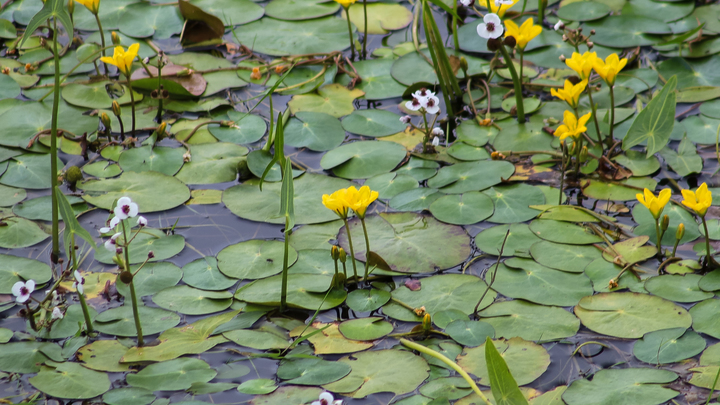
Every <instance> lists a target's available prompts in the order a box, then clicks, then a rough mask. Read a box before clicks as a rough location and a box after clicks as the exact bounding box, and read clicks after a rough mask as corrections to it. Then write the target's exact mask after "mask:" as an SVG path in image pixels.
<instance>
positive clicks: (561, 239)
mask: <svg viewBox="0 0 720 405" xmlns="http://www.w3.org/2000/svg"><path fill="white" fill-rule="evenodd" d="M530 230H531V231H532V232H533V233H534V234H535V235H537V236H538V237H539V238H541V239H544V240H547V241H550V242H555V243H565V244H569V245H589V244H592V243H602V242H603V239H602V238H601V237H599V236H597V235H595V234H594V233H592V232H590V231H589V230H587V229H585V228H583V227H581V226H578V225H574V224H572V223H570V222H563V221H555V220H552V219H536V220H534V221H532V222H531V223H530Z"/></svg>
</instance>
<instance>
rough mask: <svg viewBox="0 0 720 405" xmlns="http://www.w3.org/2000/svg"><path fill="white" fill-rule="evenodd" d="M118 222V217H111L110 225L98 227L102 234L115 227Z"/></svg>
mask: <svg viewBox="0 0 720 405" xmlns="http://www.w3.org/2000/svg"><path fill="white" fill-rule="evenodd" d="M119 223H120V218H118V217H113V219H111V220H110V225H108V226H105V227H102V228H100V234H101V235H102V234H105V233H108V232H110V231H112V230H113V229H115V227H116V226H118V224H119Z"/></svg>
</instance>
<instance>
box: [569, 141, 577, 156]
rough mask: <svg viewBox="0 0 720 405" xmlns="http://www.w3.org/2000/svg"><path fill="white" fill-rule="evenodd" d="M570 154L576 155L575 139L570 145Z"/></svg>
mask: <svg viewBox="0 0 720 405" xmlns="http://www.w3.org/2000/svg"><path fill="white" fill-rule="evenodd" d="M568 154H569V155H574V154H575V141H573V142H572V143H571V144H570V146H568Z"/></svg>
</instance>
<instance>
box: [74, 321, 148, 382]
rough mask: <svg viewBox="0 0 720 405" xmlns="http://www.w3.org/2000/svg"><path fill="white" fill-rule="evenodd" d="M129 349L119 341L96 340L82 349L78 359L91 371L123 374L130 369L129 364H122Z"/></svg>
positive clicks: (79, 351)
mask: <svg viewBox="0 0 720 405" xmlns="http://www.w3.org/2000/svg"><path fill="white" fill-rule="evenodd" d="M143 332H144V331H143ZM127 349H128V348H127V347H126V346H125V345H123V344H122V343H120V342H118V341H117V340H96V341H95V342H92V343H90V344H89V345H86V346H83V347H81V348H80V349H79V350H78V354H77V357H78V360H80V361H82V362H83V366H85V367H87V368H89V369H92V370H97V371H110V372H116V373H122V372H125V371H128V370H129V369H130V366H129V365H128V364H121V363H120V359H121V358H122V356H123V354H125V352H126V351H127Z"/></svg>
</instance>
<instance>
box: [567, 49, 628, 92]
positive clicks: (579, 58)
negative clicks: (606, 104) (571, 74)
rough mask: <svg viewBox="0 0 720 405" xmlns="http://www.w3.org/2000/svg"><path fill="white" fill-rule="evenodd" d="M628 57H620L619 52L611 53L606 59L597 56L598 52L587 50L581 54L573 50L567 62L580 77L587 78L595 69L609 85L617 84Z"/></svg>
mask: <svg viewBox="0 0 720 405" xmlns="http://www.w3.org/2000/svg"><path fill="white" fill-rule="evenodd" d="M627 61H628V60H627V59H626V58H622V59H620V57H619V56H617V54H615V53H612V54H610V55H609V56H608V57H607V58H605V60H602V59H601V58H599V57H598V56H597V52H585V53H584V54H582V55H580V54H579V53H577V52H573V54H572V57H570V58H569V59H566V60H565V64H566V65H567V67H569V68H570V69H572V70H574V71H575V73H577V75H578V76H580V79H582V80H587V79H588V78H589V77H590V71H592V70H595V73H597V74H598V75H599V76H600V77H601V78H602V79H603V80H604V81H605V83H607V84H608V86H612V85H614V84H615V79H616V78H617V75H618V73H620V71H621V70H622V69H623V68H624V67H625V65H627Z"/></svg>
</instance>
